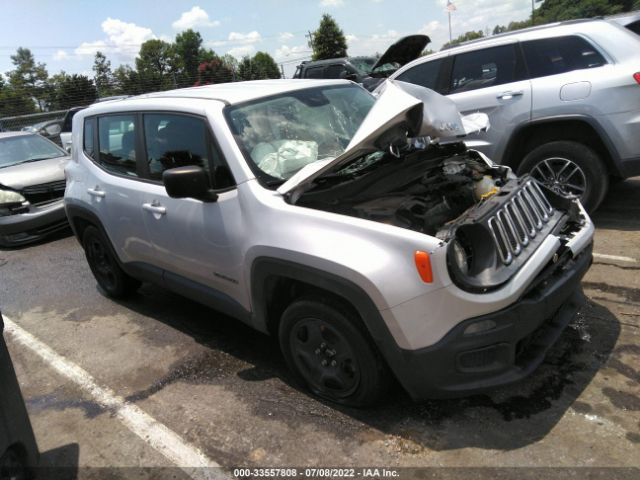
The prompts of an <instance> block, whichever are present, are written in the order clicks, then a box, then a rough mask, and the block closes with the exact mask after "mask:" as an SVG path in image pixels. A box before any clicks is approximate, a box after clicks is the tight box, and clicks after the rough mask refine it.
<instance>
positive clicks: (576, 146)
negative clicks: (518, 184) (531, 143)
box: [518, 140, 609, 212]
mask: <svg viewBox="0 0 640 480" xmlns="http://www.w3.org/2000/svg"><path fill="white" fill-rule="evenodd" d="M525 173H529V174H531V176H532V177H533V178H535V179H536V180H538V181H539V182H540V183H542V184H544V185H545V186H547V187H548V188H550V189H551V190H554V191H555V192H557V193H559V194H561V195H564V196H569V197H578V198H580V201H581V202H582V204H583V205H584V207H585V209H586V210H587V211H589V212H593V211H594V210H595V209H596V208H598V206H599V205H600V203H601V202H602V200H603V199H604V196H605V195H606V193H607V188H608V185H609V182H608V180H609V177H608V174H607V170H606V168H605V166H604V163H603V161H602V159H601V158H600V156H599V155H598V154H597V153H596V152H595V151H594V150H592V149H591V148H589V147H587V146H586V145H584V144H582V143H579V142H573V141H565V140H562V141H556V142H549V143H545V144H543V145H540V146H539V147H537V148H535V149H533V150H532V151H531V152H530V153H529V154H528V155H527V156H525V157H524V159H523V160H522V163H520V165H519V167H518V174H519V175H522V174H525Z"/></svg>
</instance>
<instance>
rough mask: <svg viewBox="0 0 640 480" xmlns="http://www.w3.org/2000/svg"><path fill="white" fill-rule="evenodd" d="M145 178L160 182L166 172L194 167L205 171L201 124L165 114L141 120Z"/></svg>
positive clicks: (204, 132) (204, 140) (147, 116)
mask: <svg viewBox="0 0 640 480" xmlns="http://www.w3.org/2000/svg"><path fill="white" fill-rule="evenodd" d="M144 135H145V143H146V147H147V164H148V166H149V176H150V177H151V178H152V179H154V180H161V179H162V172H164V171H165V170H168V169H169V168H176V167H185V166H187V165H197V166H198V167H202V168H204V169H206V170H209V164H208V159H207V157H208V155H207V141H206V130H205V125H204V122H203V121H202V120H201V119H199V118H195V117H189V116H185V115H175V114H174V115H172V114H166V113H160V114H147V115H145V116H144Z"/></svg>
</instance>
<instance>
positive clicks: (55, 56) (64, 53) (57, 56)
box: [53, 50, 69, 61]
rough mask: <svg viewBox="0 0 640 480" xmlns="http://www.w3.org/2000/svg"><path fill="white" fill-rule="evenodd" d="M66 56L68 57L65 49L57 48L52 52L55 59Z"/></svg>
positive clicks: (64, 58)
mask: <svg viewBox="0 0 640 480" xmlns="http://www.w3.org/2000/svg"><path fill="white" fill-rule="evenodd" d="M67 58H69V54H68V53H67V52H66V51H65V50H58V51H57V52H56V53H54V54H53V59H54V60H57V61H60V60H66V59H67Z"/></svg>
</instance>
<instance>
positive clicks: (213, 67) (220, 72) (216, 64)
mask: <svg viewBox="0 0 640 480" xmlns="http://www.w3.org/2000/svg"><path fill="white" fill-rule="evenodd" d="M233 79H234V72H233V70H231V68H229V66H228V65H227V64H226V63H225V62H224V61H223V60H222V59H221V58H220V57H218V56H217V55H216V56H215V57H214V58H213V59H211V60H209V61H206V62H202V63H201V64H200V65H198V79H197V80H196V82H195V86H198V85H210V84H213V83H226V82H231V81H233Z"/></svg>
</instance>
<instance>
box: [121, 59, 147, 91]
mask: <svg viewBox="0 0 640 480" xmlns="http://www.w3.org/2000/svg"><path fill="white" fill-rule="evenodd" d="M113 80H114V88H113V93H114V94H118V95H139V94H141V93H145V92H146V91H148V90H147V88H146V86H143V85H142V83H141V81H140V75H139V74H138V72H137V71H135V70H134V69H133V68H131V67H130V66H129V65H120V66H119V67H118V68H116V69H115V70H114V71H113Z"/></svg>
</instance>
